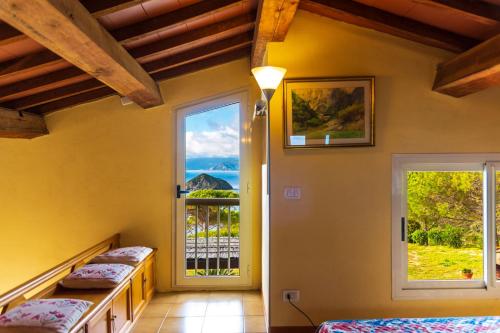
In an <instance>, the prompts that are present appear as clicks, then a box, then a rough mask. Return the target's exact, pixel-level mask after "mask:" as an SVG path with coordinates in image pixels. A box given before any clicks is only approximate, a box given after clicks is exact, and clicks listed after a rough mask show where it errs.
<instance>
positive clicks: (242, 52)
mask: <svg viewBox="0 0 500 333" xmlns="http://www.w3.org/2000/svg"><path fill="white" fill-rule="evenodd" d="M249 55H250V46H247V47H244V48H241V49H237V50H232V51H229V52H227V53H223V54H220V55H216V56H213V57H210V58H206V59H202V60H200V61H196V62H193V63H188V64H185V65H182V66H177V67H174V68H171V69H167V70H165V71H161V72H157V73H155V74H153V77H154V78H155V79H157V80H167V79H171V78H173V77H176V76H180V75H184V74H188V73H192V72H195V71H199V70H202V69H205V68H209V67H212V66H217V65H221V64H224V63H227V62H229V61H233V60H237V59H241V58H244V57H248V56H249ZM114 94H115V92H114V91H113V90H112V89H110V88H108V87H102V88H98V89H95V90H91V91H87V92H84V93H81V94H77V95H73V96H69V97H66V98H62V99H59V100H56V101H52V102H49V103H46V104H42V105H37V106H34V107H31V108H28V109H26V110H25V111H29V112H34V113H37V114H48V113H51V112H54V111H57V110H60V109H64V108H68V107H73V106H76V105H80V104H84V103H88V102H91V101H94V100H97V99H100V98H104V97H107V96H111V95H114Z"/></svg>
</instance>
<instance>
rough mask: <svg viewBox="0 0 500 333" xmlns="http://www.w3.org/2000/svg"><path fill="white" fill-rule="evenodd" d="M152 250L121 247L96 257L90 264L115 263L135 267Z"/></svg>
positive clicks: (140, 247) (142, 247) (141, 247)
mask: <svg viewBox="0 0 500 333" xmlns="http://www.w3.org/2000/svg"><path fill="white" fill-rule="evenodd" d="M151 252H153V249H150V248H149V247H144V246H131V247H121V248H119V249H114V250H111V251H108V252H106V253H103V254H101V255H98V256H97V257H95V258H94V259H92V260H91V262H92V263H117V264H126V265H132V266H135V265H137V264H139V263H140V262H141V261H143V260H144V259H145V258H146V257H147V256H148V255H149V254H150V253H151Z"/></svg>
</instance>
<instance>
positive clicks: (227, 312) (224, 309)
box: [206, 300, 243, 317]
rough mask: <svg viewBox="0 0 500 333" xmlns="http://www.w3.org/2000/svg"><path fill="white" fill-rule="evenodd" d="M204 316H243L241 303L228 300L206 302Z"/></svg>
mask: <svg viewBox="0 0 500 333" xmlns="http://www.w3.org/2000/svg"><path fill="white" fill-rule="evenodd" d="M206 316H207V317H212V316H243V302H242V301H228V300H221V301H210V302H208V307H207V314H206Z"/></svg>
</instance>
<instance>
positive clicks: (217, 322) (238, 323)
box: [202, 316, 244, 333]
mask: <svg viewBox="0 0 500 333" xmlns="http://www.w3.org/2000/svg"><path fill="white" fill-rule="evenodd" d="M202 332H203V333H243V332H244V324H243V317H238V316H231V317H206V318H205V322H204V323H203V330H202Z"/></svg>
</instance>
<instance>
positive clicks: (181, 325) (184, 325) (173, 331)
mask: <svg viewBox="0 0 500 333" xmlns="http://www.w3.org/2000/svg"><path fill="white" fill-rule="evenodd" d="M203 320H204V317H183V318H166V319H165V320H164V321H163V325H162V326H161V329H160V333H200V332H201V329H202V327H203Z"/></svg>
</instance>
